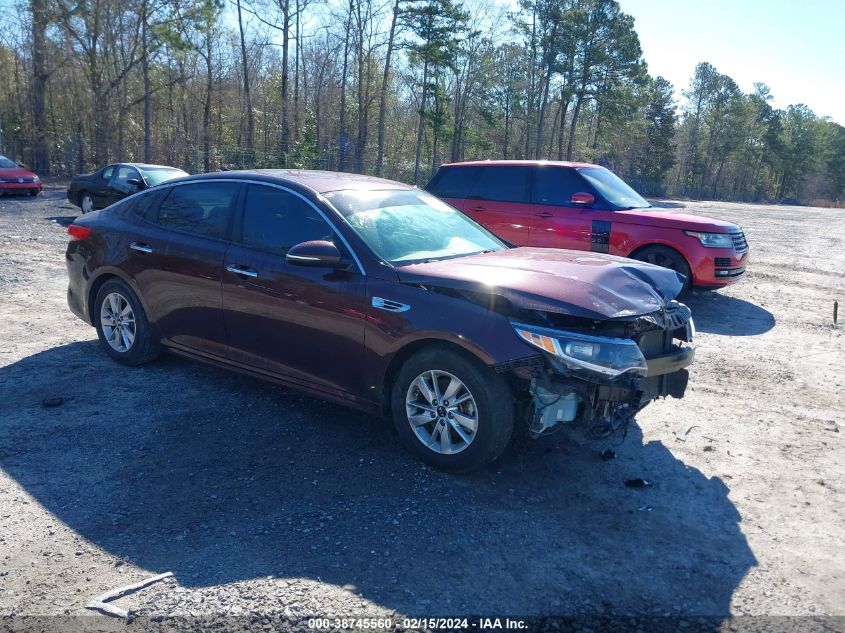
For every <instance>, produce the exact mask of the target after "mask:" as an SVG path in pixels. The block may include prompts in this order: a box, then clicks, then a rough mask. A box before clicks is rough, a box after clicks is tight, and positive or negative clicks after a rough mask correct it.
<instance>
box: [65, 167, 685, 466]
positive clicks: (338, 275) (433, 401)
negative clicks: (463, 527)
mask: <svg viewBox="0 0 845 633" xmlns="http://www.w3.org/2000/svg"><path fill="white" fill-rule="evenodd" d="M68 233H69V234H70V236H71V242H70V244H69V245H68V249H67V266H68V273H69V278H70V285H69V288H68V302H69V304H70V308H71V310H73V312H74V313H75V314H77V315H78V316H79V317H81V318H82V319H84V320H85V321H87V322H88V323H90V324H91V325H93V326H94V327H96V328H97V334H98V336H99V339H100V342H101V344H102V346H103V349H104V350H105V351H106V353H107V354H109V355H110V356H111V357H112V358H114V359H115V360H117V361H118V362H121V363H123V364H126V365H139V364H141V363H145V362H148V361H150V360H152V359H154V358H155V357H156V356H157V355H158V354H159V353H160V351H162V350H163V349H167V350H169V351H171V352H175V353H177V354H181V355H184V356H188V357H191V358H196V359H200V360H203V361H206V362H211V363H215V364H218V365H223V366H226V367H229V368H232V369H235V370H238V371H241V372H247V373H250V374H252V375H254V376H256V377H260V378H264V379H269V380H272V381H275V382H278V383H281V384H283V385H286V386H290V387H295V388H298V389H302V390H305V391H307V392H309V393H312V394H314V395H315V396H318V397H321V398H325V399H328V400H333V401H336V402H340V403H344V404H347V405H349V406H352V407H356V408H359V409H363V410H366V411H370V412H373V413H378V414H384V415H386V416H389V417H392V419H393V421H394V423H395V425H396V428H397V430H398V432H399V436H400V438H401V439H402V441H403V442H404V443H405V445H406V446H407V447H408V448H409V449H411V450H412V451H413V452H415V453H416V454H417V455H418V456H420V457H421V458H422V459H423V460H425V461H426V462H428V463H430V464H432V465H433V466H436V467H438V468H442V469H444V470H450V471H466V470H471V469H475V468H479V467H481V466H483V465H485V464H488V463H490V462H492V461H493V460H495V459H496V458H497V457H498V456H499V455H500V454H501V453H502V451H503V450H504V449H505V447H506V446H507V445H508V442H509V440H510V438H511V435H512V433H513V432H514V428H515V426H518V427H519V430H521V431H523V432H528V433H530V434H531V435H532V436H533V437H538V436H540V435H543V434H546V433H549V432H551V431H554V430H557V429H559V428H565V429H572V430H579V432H581V433H584V434H586V435H587V436H590V437H605V436H607V435H609V434H611V433H615V432H616V433H618V432H622V431H623V430H624V428H625V426H626V425H627V424H628V423H629V422H630V421H631V420H633V418H634V415H635V414H636V413H637V412H638V411H639V410H640V409H642V408H643V407H644V406H645V405H646V404H648V403H649V402H650V401H652V400H654V399H656V398H658V397H660V396H665V395H672V396H675V397H681V396H682V395H683V393H684V390H685V388H686V383H687V371H686V370H685V369H684V368H685V367H686V366H687V365H689V364H690V363H691V362H692V358H693V348H692V347H691V345H690V344H689V343H690V342H691V339H692V331H693V327H692V320H691V318H690V312H689V310H688V309H687V308H686V307H685V306H684V305H682V304H680V303H678V302H676V301H674V298H675V296H676V295H677V293H678V292H679V291H680V289H681V286H682V279H681V278H680V277H679V275H678V274H677V273H676V272H674V271H672V270H668V269H666V268H660V267H658V266H653V265H650V264H646V263H640V262H635V261H632V260H628V259H622V258H619V257H614V256H611V255H605V254H596V253H582V252H576V251H565V250H554V249H545V248H509V247H508V246H507V245H506V244H504V243H503V242H502V241H500V240H499V239H498V238H496V237H495V236H494V235H492V234H491V233H489V232H488V231H487V230H485V229H484V228H482V227H481V226H479V225H478V224H476V223H475V222H474V221H472V220H471V219H469V218H468V217H467V216H465V215H463V214H462V213H460V212H459V211H457V210H455V209H454V208H452V207H450V206H448V205H447V204H446V203H444V202H441V201H440V200H438V199H437V198H435V197H433V196H431V195H430V194H428V193H426V192H425V191H421V190H419V189H416V188H412V187H409V186H407V185H403V184H400V183H397V182H392V181H389V180H382V179H378V178H370V177H366V176H356V175H351V174H340V173H331V172H314V171H251V172H222V173H217V174H206V175H202V176H192V177H188V178H181V179H178V180H174V181H171V182H168V183H165V184H163V185H160V186H158V187H155V188H153V189H150V190H148V191H144V192H141V193H138V194H135V195H133V196H130V197H129V198H126V199H125V200H122V201H120V202H118V203H116V204H114V205H112V206H110V207H109V208H107V209H105V210H103V211H99V212H96V213H92V214H88V215H86V216H84V217H80V218H77V219H76V220H75V221H74V223H73V224H71V225H70V227H69V228H68Z"/></svg>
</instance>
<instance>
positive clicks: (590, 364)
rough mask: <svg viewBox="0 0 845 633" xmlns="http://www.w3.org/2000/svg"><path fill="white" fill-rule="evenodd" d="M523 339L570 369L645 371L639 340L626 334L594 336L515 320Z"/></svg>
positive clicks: (612, 372)
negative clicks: (637, 342)
mask: <svg viewBox="0 0 845 633" xmlns="http://www.w3.org/2000/svg"><path fill="white" fill-rule="evenodd" d="M511 325H513V329H514V332H516V335H517V336H518V337H519V338H521V339H522V340H523V341H525V342H526V343H528V344H529V345H533V346H534V347H537V348H539V349H541V350H543V351H544V352H547V353H548V354H550V355H551V356H552V359H553V361H555V362H559V363H561V364H563V365H564V366H565V367H567V368H569V369H575V370H577V369H587V370H589V371H594V372H597V373H600V374H604V375H605V376H610V377H615V376H619V375H620V374H624V373H625V372H628V371H632V372H634V373H639V374H645V373H646V371H647V366H646V362H645V357H644V356H643V353H642V351H640V348H639V346H638V345H637V344H636V342H634V341H632V340H630V339H624V338H608V337H604V336H591V335H589V334H581V333H578V332H564V331H562V330H552V329H548V328H543V327H538V326H535V325H525V324H522V323H512V324H511Z"/></svg>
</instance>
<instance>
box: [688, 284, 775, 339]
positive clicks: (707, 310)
mask: <svg viewBox="0 0 845 633" xmlns="http://www.w3.org/2000/svg"><path fill="white" fill-rule="evenodd" d="M681 301H683V302H684V303H685V304H687V305H688V306H689V308H690V310H692V317H693V319H694V320H695V328H696V330H698V331H700V332H707V333H709V334H720V335H723V336H756V335H758V334H764V333H765V332H768V331H769V330H771V329H772V328H773V327H774V326H775V323H776V321H775V316H774V315H773V314H772V313H771V312H769V311H768V310H766V309H765V308H761V307H760V306H758V305H755V304H753V303H751V302H750V301H746V300H745V299H739V298H737V297H732V296H730V295H726V294H722V293H720V292H716V291H702V290H693V291H692V292H688V293H686V295H685V296H683V297H681Z"/></svg>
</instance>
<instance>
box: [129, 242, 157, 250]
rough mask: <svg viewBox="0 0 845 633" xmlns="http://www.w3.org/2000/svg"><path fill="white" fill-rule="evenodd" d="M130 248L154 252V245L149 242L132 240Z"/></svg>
mask: <svg viewBox="0 0 845 633" xmlns="http://www.w3.org/2000/svg"><path fill="white" fill-rule="evenodd" d="M129 248H131V249H132V250H133V251H139V252H141V253H152V252H153V247H152V246H150V245H149V244H144V243H143V242H132V243H131V244H129Z"/></svg>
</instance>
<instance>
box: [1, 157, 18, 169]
mask: <svg viewBox="0 0 845 633" xmlns="http://www.w3.org/2000/svg"><path fill="white" fill-rule="evenodd" d="M17 166H18V164H17V163H16V162H15V161H13V160H10V159H8V158H6V157H5V156H0V169H14V168H15V167H17Z"/></svg>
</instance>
